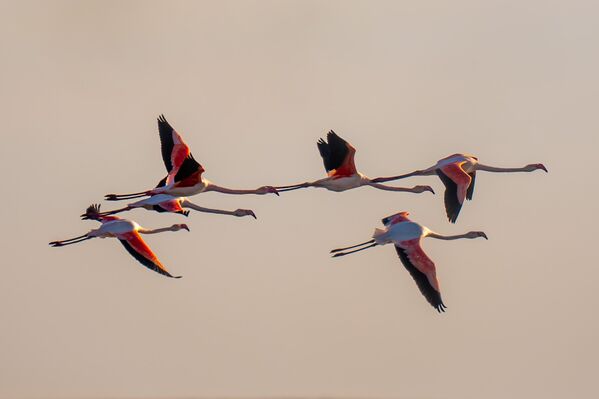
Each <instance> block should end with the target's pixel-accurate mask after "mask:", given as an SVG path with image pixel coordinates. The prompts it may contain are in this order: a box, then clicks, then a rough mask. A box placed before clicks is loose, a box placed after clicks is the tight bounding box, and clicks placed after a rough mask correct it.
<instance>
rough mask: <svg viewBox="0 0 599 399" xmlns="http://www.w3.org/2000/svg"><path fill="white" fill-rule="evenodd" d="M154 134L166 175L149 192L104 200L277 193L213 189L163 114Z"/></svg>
mask: <svg viewBox="0 0 599 399" xmlns="http://www.w3.org/2000/svg"><path fill="white" fill-rule="evenodd" d="M158 132H159V134H160V144H161V147H162V160H163V161H164V166H166V171H167V173H168V174H167V175H166V177H164V178H163V179H162V180H160V182H159V183H158V185H157V186H156V187H155V188H153V189H151V190H145V191H141V192H138V193H132V194H107V195H106V196H105V198H106V200H108V201H118V200H124V199H132V198H139V197H144V196H148V195H156V194H169V195H172V196H175V197H183V196H191V195H195V194H198V193H203V192H207V191H216V192H219V193H225V194H259V195H262V194H268V193H273V194H277V195H278V193H277V190H276V189H275V188H274V187H272V186H263V187H259V188H257V189H255V190H235V189H230V188H225V187H220V186H217V185H216V184H214V183H212V182H210V181H209V180H208V179H205V178H203V177H202V173H204V168H203V167H202V165H200V164H199V163H198V162H197V161H196V160H195V159H194V157H193V155H192V154H191V151H190V149H189V146H188V145H187V144H185V142H184V141H183V138H182V137H181V135H180V134H179V133H177V131H176V130H175V129H173V127H172V126H171V125H170V124H169V123H168V122H167V121H166V119H165V118H164V115H160V117H158Z"/></svg>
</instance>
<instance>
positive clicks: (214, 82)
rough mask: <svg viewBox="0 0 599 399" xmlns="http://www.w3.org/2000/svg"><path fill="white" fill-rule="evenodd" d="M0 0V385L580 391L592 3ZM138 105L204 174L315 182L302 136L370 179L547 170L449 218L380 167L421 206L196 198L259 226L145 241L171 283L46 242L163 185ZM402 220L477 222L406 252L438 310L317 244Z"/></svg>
mask: <svg viewBox="0 0 599 399" xmlns="http://www.w3.org/2000/svg"><path fill="white" fill-rule="evenodd" d="M10 3H12V4H8V2H2V3H1V4H0V49H1V51H2V61H1V62H0V109H2V139H3V143H4V144H3V145H2V146H0V159H1V162H2V169H3V170H4V184H3V185H2V187H3V188H2V196H3V197H4V198H5V200H4V206H2V210H1V211H0V212H1V215H2V221H3V223H2V229H1V231H0V241H1V242H2V248H3V251H2V252H3V259H4V260H3V262H2V277H1V278H0V317H1V319H2V322H1V328H0V397H2V398H59V397H60V398H99V397H105V398H141V397H144V398H161V397H188V398H192V397H227V396H235V397H253V398H257V397H264V396H269V397H275V396H285V397H335V398H337V397H350V398H358V397H376V398H419V399H420V398H422V399H429V398H435V399H436V398H439V399H469V398H472V399H474V398H490V399H500V398H543V399H550V398H565V397H577V398H592V397H597V396H598V394H599V392H598V389H597V387H596V373H597V357H598V356H599V347H598V344H597V337H598V334H599V322H598V320H597V308H598V306H599V300H598V299H597V295H596V294H595V291H596V283H597V280H598V278H599V271H598V270H597V266H598V262H597V256H596V252H595V251H593V247H594V246H597V243H596V237H595V231H596V229H595V228H593V227H594V225H595V224H596V222H597V216H596V215H597V195H599V188H598V187H599V186H598V185H597V172H598V170H597V167H596V162H594V161H595V160H596V156H597V155H596V154H597V150H598V149H599V145H598V144H599V143H598V140H597V131H598V129H599V122H598V117H597V104H598V103H599V80H598V78H597V76H598V75H597V73H598V72H597V71H599V51H597V50H598V49H597V43H598V41H599V24H597V21H598V20H599V6H598V5H597V3H596V2H591V1H588V2H583V1H568V2H563V1H526V2H523V1H485V2H480V1H453V2H447V1H436V2H429V1H418V2H415V1H402V2H399V1H398V2H378V3H373V2H361V3H353V2H324V1H322V2H285V1H280V2H249V1H248V2H225V3H223V2H213V3H209V2H193V3H192V2H186V3H176V2H162V3H160V2H106V1H98V2H40V3H32V2H10ZM160 113H164V114H165V115H166V116H167V118H168V119H169V121H170V122H171V123H172V124H173V125H174V127H175V128H176V129H178V130H179V131H180V132H181V133H182V134H183V135H184V137H185V139H186V140H187V142H188V143H189V144H190V146H191V148H192V151H193V153H194V155H195V156H196V158H197V159H198V160H199V161H200V162H201V163H202V164H203V165H204V166H205V168H206V174H205V176H206V177H207V178H209V179H210V180H213V181H215V182H216V183H219V184H221V185H225V186H228V187H235V188H253V187H257V186H259V185H263V184H291V183H296V182H302V181H305V180H308V179H316V178H319V177H322V176H323V175H324V170H323V167H322V163H321V160H320V157H319V155H318V152H317V149H316V145H315V143H316V140H317V139H318V138H319V137H321V136H323V135H324V134H325V132H326V131H327V130H328V129H335V130H336V132H337V133H339V134H340V135H341V136H343V137H345V138H346V139H348V140H349V141H351V142H352V143H353V144H354V146H355V147H356V148H357V149H358V152H357V155H356V163H357V165H358V167H359V169H361V171H362V172H364V173H365V174H367V175H369V176H372V177H376V176H379V175H389V174H394V173H401V172H408V171H411V170H413V169H415V168H422V167H426V166H430V165H431V164H432V163H433V162H435V161H436V160H437V159H439V158H441V157H443V156H446V155H448V154H451V153H454V152H470V153H473V154H476V155H478V156H479V158H480V159H481V161H482V162H483V163H487V164H491V165H496V166H522V165H524V164H527V163H531V162H544V163H545V164H546V165H547V167H548V168H549V170H550V173H549V174H548V175H545V174H543V173H540V172H537V173H533V174H518V175H516V174H514V175H497V174H489V173H487V174H483V173H481V174H480V175H479V177H478V179H477V182H476V192H475V200H474V201H473V202H470V203H468V204H466V205H465V206H464V208H463V210H462V214H461V215H460V219H459V220H458V223H457V225H450V224H449V223H448V222H447V221H446V219H445V217H444V210H443V205H442V198H443V197H442V184H441V182H440V181H439V180H438V179H437V178H433V177H429V178H421V179H412V180H408V181H405V184H407V185H414V184H430V185H432V186H433V187H434V188H435V189H436V190H437V192H438V194H437V195H436V196H432V195H430V194H422V195H414V194H405V193H390V192H382V191H379V190H372V189H368V188H362V189H358V190H354V191H349V192H345V193H341V194H338V193H333V192H327V191H324V190H315V189H310V190H300V191H298V192H292V193H289V194H285V195H282V196H281V197H280V198H277V197H274V196H268V197H258V196H224V195H218V194H204V195H199V196H196V197H194V198H193V200H194V202H196V203H198V204H200V205H204V206H214V207H222V208H225V209H235V208H238V207H242V208H252V209H254V211H255V212H256V213H257V215H258V217H259V219H258V220H257V221H254V220H251V219H249V218H243V219H237V218H229V217H224V216H216V215H205V214H197V213H195V214H192V215H191V217H190V219H188V220H186V221H187V222H189V224H190V226H191V229H192V231H191V233H183V232H181V233H172V234H163V235H160V236H151V237H149V238H148V239H147V241H148V243H149V245H151V247H152V248H153V249H154V250H155V252H156V253H157V254H158V256H159V257H160V259H161V260H162V261H163V263H164V264H165V265H167V267H168V268H169V270H171V271H172V272H173V273H174V274H182V275H183V276H184V278H183V279H181V280H169V279H166V278H162V277H161V276H159V275H156V274H154V273H151V272H148V271H147V270H145V269H144V268H143V267H142V266H140V265H138V264H136V262H135V260H134V259H132V258H130V257H129V255H128V254H127V253H126V252H125V251H124V250H123V248H122V247H121V246H120V245H119V244H118V243H117V242H115V241H114V240H94V241H90V242H86V243H84V244H81V245H78V246H72V247H69V248H62V249H53V248H49V247H48V246H47V242H49V241H51V240H54V239H60V238H67V237H71V236H74V235H78V234H82V233H85V232H86V231H88V230H89V229H91V228H95V227H96V226H97V224H95V223H93V222H89V221H88V222H83V221H80V220H79V219H78V217H77V216H78V215H79V214H80V213H81V211H83V210H84V208H85V207H86V206H87V205H88V204H90V203H92V202H97V201H100V200H101V198H102V195H103V194H105V193H108V192H129V191H137V190H140V189H144V188H147V187H150V186H151V185H153V184H155V183H156V181H157V180H158V179H159V178H160V177H162V176H163V175H164V170H163V165H162V162H161V159H160V152H159V142H158V135H157V131H156V130H157V129H156V122H155V118H156V116H157V115H158V114H160ZM103 206H104V207H105V208H106V209H109V208H110V207H111V206H114V204H111V203H104V204H103ZM400 210H408V211H410V212H411V214H412V216H413V219H414V220H415V221H418V222H421V223H422V224H424V225H426V226H428V227H430V228H431V229H433V230H436V231H438V232H440V233H446V234H452V233H461V232H464V231H468V230H484V231H485V232H486V233H487V234H488V235H489V238H490V240H489V241H484V240H473V241H468V240H463V241H453V242H443V241H437V240H428V241H426V242H425V244H424V245H425V249H426V251H427V252H428V253H429V255H430V256H431V257H432V258H433V259H434V260H435V262H436V264H437V267H438V275H439V278H440V281H441V286H442V289H443V297H444V300H445V303H446V304H447V306H448V307H449V309H448V312H447V313H445V314H443V315H439V314H437V313H436V312H435V311H434V310H433V309H432V308H431V307H430V306H429V305H428V304H427V303H426V302H425V300H424V299H423V298H422V296H421V295H420V293H419V292H418V290H417V288H416V286H415V284H414V283H413V281H412V279H411V278H410V276H409V275H408V273H407V272H406V270H405V269H404V268H403V266H402V265H401V264H400V262H399V260H398V259H397V256H396V254H395V251H394V250H393V248H390V247H383V248H375V249H373V250H370V251H368V252H363V253H361V254H357V255H354V256H351V257H347V258H342V259H330V258H329V256H328V251H329V250H330V249H331V248H335V247H337V246H340V245H344V244H351V243H354V242H358V241H361V240H364V239H368V237H369V236H370V234H371V233H372V230H373V229H374V227H377V226H378V225H379V220H380V219H381V217H383V216H386V215H388V214H391V213H394V212H397V211H400ZM128 217H131V218H133V219H135V220H136V221H138V222H139V223H140V224H142V225H144V226H147V227H159V226H168V225H170V224H172V223H176V222H183V220H182V219H183V218H181V217H179V216H178V215H158V214H154V213H149V212H143V211H135V212H131V213H130V214H129V215H128Z"/></svg>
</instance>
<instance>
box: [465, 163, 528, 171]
mask: <svg viewBox="0 0 599 399" xmlns="http://www.w3.org/2000/svg"><path fill="white" fill-rule="evenodd" d="M476 170H484V171H486V172H498V173H510V172H532V171H533V169H530V168H528V167H526V166H523V167H521V168H498V167H495V166H488V165H483V164H480V163H479V164H476Z"/></svg>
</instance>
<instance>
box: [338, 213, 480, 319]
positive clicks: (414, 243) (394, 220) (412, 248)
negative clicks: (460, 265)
mask: <svg viewBox="0 0 599 399" xmlns="http://www.w3.org/2000/svg"><path fill="white" fill-rule="evenodd" d="M408 216H409V213H408V212H399V213H396V214H395V215H391V216H388V217H386V218H384V219H383V220H382V222H383V224H384V225H385V228H384V229H378V228H377V229H375V230H374V234H373V235H372V237H373V239H372V240H370V241H366V242H363V243H361V244H357V245H352V246H349V247H345V248H338V249H333V250H332V251H331V253H333V254H334V255H333V257H338V256H344V255H348V254H351V253H354V252H359V251H363V250H365V249H368V248H372V247H375V246H377V245H385V244H389V243H393V244H394V245H395V250H396V251H397V254H398V255H399V259H400V260H401V263H403V265H404V266H405V267H406V269H408V272H409V273H410V274H411V275H412V278H413V279H414V281H415V282H416V285H417V286H418V288H419V289H420V292H421V293H422V295H424V297H425V298H426V300H427V301H428V303H430V304H431V305H432V306H433V307H434V308H435V309H437V311H438V312H439V313H440V312H444V311H445V309H446V308H447V307H446V306H445V304H444V303H443V299H441V289H440V288H439V281H438V280H437V272H436V269H435V264H434V263H433V261H432V260H431V259H430V258H429V257H428V256H427V255H426V253H425V252H424V251H423V249H422V247H421V245H420V241H421V240H422V239H423V238H424V237H432V238H437V239H440V240H457V239H460V238H478V237H484V238H485V239H487V235H486V234H485V233H483V232H482V231H471V232H468V233H465V234H458V235H453V236H444V235H441V234H438V233H435V232H433V231H431V230H429V229H427V228H426V227H424V226H422V225H420V224H418V223H416V222H412V221H411V220H410V219H408ZM358 247H361V248H359V249H354V250H352V251H347V250H348V249H352V248H358ZM342 251H346V252H342Z"/></svg>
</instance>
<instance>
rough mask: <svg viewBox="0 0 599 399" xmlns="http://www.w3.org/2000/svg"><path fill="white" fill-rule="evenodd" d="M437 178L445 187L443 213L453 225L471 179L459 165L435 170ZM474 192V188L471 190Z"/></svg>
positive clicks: (453, 164)
mask: <svg viewBox="0 0 599 399" xmlns="http://www.w3.org/2000/svg"><path fill="white" fill-rule="evenodd" d="M435 172H436V173H437V176H439V178H440V179H441V181H442V182H443V184H444V185H445V212H446V213H447V218H448V219H449V221H450V222H451V223H455V222H456V220H457V219H458V215H459V214H460V210H461V209H462V204H463V203H464V199H465V198H466V196H467V193H468V187H470V182H471V180H472V178H471V177H470V175H468V173H466V172H464V170H463V169H462V167H461V166H460V165H459V164H455V163H452V164H449V165H447V166H444V167H442V168H440V169H436V170H435ZM472 189H473V190H474V187H473V188H472Z"/></svg>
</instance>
